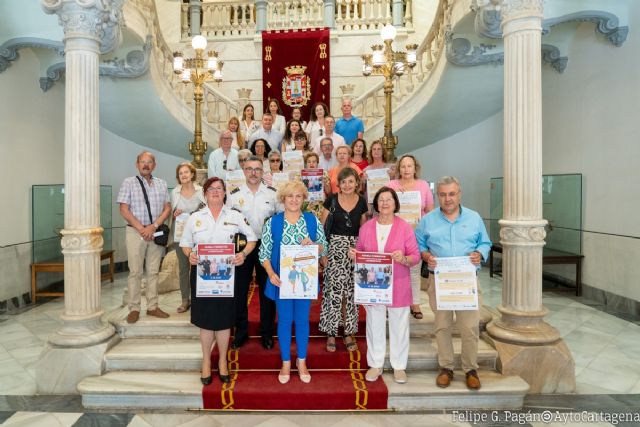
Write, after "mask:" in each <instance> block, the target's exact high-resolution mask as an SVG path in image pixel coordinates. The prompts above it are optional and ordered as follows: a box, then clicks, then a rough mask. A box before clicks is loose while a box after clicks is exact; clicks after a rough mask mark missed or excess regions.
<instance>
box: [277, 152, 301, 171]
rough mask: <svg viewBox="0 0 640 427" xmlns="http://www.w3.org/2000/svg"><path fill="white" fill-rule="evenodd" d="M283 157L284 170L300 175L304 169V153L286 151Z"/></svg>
mask: <svg viewBox="0 0 640 427" xmlns="http://www.w3.org/2000/svg"><path fill="white" fill-rule="evenodd" d="M281 155H282V169H283V170H284V171H286V172H297V173H300V171H301V170H302V169H304V158H303V157H302V151H299V150H295V151H285V152H284V153H282V154H281Z"/></svg>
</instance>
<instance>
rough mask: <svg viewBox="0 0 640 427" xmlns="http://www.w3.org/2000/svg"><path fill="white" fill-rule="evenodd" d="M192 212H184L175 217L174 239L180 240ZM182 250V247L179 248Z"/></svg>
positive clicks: (175, 240)
mask: <svg viewBox="0 0 640 427" xmlns="http://www.w3.org/2000/svg"><path fill="white" fill-rule="evenodd" d="M189 216H190V214H188V213H186V212H183V213H181V214H180V215H178V216H177V217H175V218H174V219H173V241H174V242H179V241H180V239H182V233H183V232H184V226H185V224H186V223H187V220H188V219H189ZM178 250H180V248H178Z"/></svg>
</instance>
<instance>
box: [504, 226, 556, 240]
mask: <svg viewBox="0 0 640 427" xmlns="http://www.w3.org/2000/svg"><path fill="white" fill-rule="evenodd" d="M546 236H547V233H546V232H545V231H544V226H543V227H504V226H502V227H501V228H500V240H504V241H505V242H510V243H542V242H544V238H545V237H546Z"/></svg>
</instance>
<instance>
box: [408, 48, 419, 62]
mask: <svg viewBox="0 0 640 427" xmlns="http://www.w3.org/2000/svg"><path fill="white" fill-rule="evenodd" d="M417 51H418V45H417V44H408V45H407V65H409V67H411V68H413V67H415V66H416V63H417V62H418V52H417Z"/></svg>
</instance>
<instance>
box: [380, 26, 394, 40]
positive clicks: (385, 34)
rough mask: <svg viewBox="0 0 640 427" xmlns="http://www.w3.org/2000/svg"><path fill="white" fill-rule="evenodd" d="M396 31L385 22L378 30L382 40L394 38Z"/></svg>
mask: <svg viewBox="0 0 640 427" xmlns="http://www.w3.org/2000/svg"><path fill="white" fill-rule="evenodd" d="M396 33H397V31H396V27H394V26H393V25H391V24H387V25H385V26H384V27H382V29H381V30H380V37H382V40H384V41H387V40H393V39H395V38H396Z"/></svg>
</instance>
